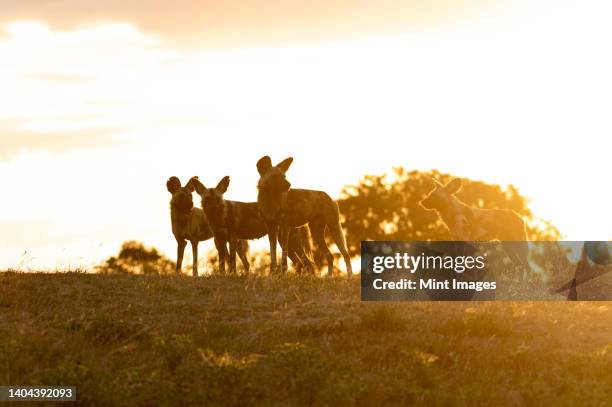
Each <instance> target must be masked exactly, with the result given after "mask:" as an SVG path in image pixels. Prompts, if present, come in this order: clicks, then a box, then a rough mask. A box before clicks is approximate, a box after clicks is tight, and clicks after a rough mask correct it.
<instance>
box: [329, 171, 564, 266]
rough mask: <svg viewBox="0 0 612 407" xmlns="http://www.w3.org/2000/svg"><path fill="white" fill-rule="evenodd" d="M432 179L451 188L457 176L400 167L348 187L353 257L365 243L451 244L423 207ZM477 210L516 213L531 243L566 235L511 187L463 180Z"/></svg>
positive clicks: (345, 215)
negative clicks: (545, 219) (542, 217)
mask: <svg viewBox="0 0 612 407" xmlns="http://www.w3.org/2000/svg"><path fill="white" fill-rule="evenodd" d="M432 178H435V179H437V180H438V181H440V182H442V183H444V184H446V183H447V182H450V181H451V180H452V179H453V178H455V177H454V176H453V175H450V174H444V173H440V172H438V171H437V170H432V171H427V172H420V171H407V170H406V169H404V168H402V167H398V168H394V169H393V172H392V175H391V176H389V175H386V174H385V175H366V176H365V177H363V178H362V179H361V180H360V181H359V183H357V185H349V186H346V187H345V188H344V189H343V191H342V196H341V199H340V200H339V202H338V204H339V206H340V212H341V214H342V221H343V224H344V228H345V230H346V235H347V243H348V246H349V251H350V252H351V254H353V255H355V254H358V253H359V250H360V242H361V241H362V240H451V236H450V235H449V232H448V229H447V228H446V226H445V225H444V223H442V221H441V220H440V219H439V218H438V216H437V214H436V213H435V212H433V211H428V210H425V209H424V208H423V207H421V206H420V205H419V201H421V200H422V199H423V198H424V197H425V196H426V195H427V194H428V193H429V192H430V191H431V190H433V188H434V183H433V181H432ZM456 196H457V197H458V198H459V199H460V200H462V201H463V202H465V203H466V204H468V205H470V206H473V207H477V208H491V209H511V210H513V211H515V212H516V213H517V214H519V215H520V216H522V217H523V218H524V219H525V220H526V222H527V224H528V230H527V236H528V238H529V239H530V240H558V239H559V238H560V237H561V235H560V233H559V231H558V230H557V228H556V227H554V226H553V225H551V224H550V223H549V222H546V221H543V220H540V219H536V218H535V217H534V215H533V213H532V212H531V210H530V209H529V206H528V203H529V202H528V200H527V198H525V197H524V196H522V195H521V194H520V193H519V191H518V189H517V188H516V187H515V186H513V185H509V186H508V187H506V188H502V187H501V186H499V185H494V184H487V183H484V182H482V181H474V180H470V179H463V188H462V189H461V191H459V192H458V193H457V195H456Z"/></svg>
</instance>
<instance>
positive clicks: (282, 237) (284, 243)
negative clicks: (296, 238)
mask: <svg viewBox="0 0 612 407" xmlns="http://www.w3.org/2000/svg"><path fill="white" fill-rule="evenodd" d="M290 232H291V228H290V227H288V226H282V227H281V228H280V233H279V241H280V246H281V250H282V256H281V265H280V272H281V273H287V271H288V270H287V268H288V264H287V250H288V248H289V233H290Z"/></svg>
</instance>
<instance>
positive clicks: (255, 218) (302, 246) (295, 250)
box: [189, 176, 314, 273]
mask: <svg viewBox="0 0 612 407" xmlns="http://www.w3.org/2000/svg"><path fill="white" fill-rule="evenodd" d="M229 183H230V178H229V177H227V176H226V177H223V179H221V181H220V182H219V184H218V185H217V186H216V187H215V188H206V187H205V186H204V184H202V182H200V180H199V179H198V177H193V178H191V179H190V180H189V185H190V186H191V187H192V188H194V189H195V190H196V191H197V193H198V194H199V195H200V197H201V198H202V208H203V209H204V213H205V214H206V217H207V219H208V220H209V223H210V226H211V228H212V230H213V234H214V236H215V245H216V246H217V249H218V251H219V268H220V270H221V272H222V273H223V272H225V262H226V259H227V255H226V248H227V246H228V244H229V269H230V272H232V273H233V272H236V243H237V242H238V241H239V239H245V240H246V239H249V240H250V239H259V238H261V237H263V236H265V235H266V233H267V232H268V229H267V227H266V223H265V222H264V220H263V218H262V217H261V213H260V211H259V207H258V206H257V202H237V201H228V200H226V199H225V198H224V197H223V194H224V193H225V192H226V191H227V188H228V187H229ZM286 247H288V250H289V256H290V258H291V261H292V262H293V264H295V265H296V268H297V269H298V271H301V270H302V268H303V266H307V267H308V268H310V269H312V270H314V267H313V266H312V262H311V261H310V256H311V248H310V239H309V236H308V228H306V227H303V228H298V229H293V230H292V231H291V238H290V240H289V242H288V246H286ZM243 264H244V262H243ZM245 269H246V272H247V273H248V272H249V267H248V266H247V265H245Z"/></svg>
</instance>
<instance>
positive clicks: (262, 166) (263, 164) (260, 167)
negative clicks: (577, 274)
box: [257, 155, 272, 175]
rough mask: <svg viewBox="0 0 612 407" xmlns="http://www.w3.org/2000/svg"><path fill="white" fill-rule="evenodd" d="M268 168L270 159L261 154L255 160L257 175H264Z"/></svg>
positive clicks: (270, 165)
mask: <svg viewBox="0 0 612 407" xmlns="http://www.w3.org/2000/svg"><path fill="white" fill-rule="evenodd" d="M270 168H272V159H271V158H270V156H267V155H266V156H263V157H261V158H260V159H259V161H257V171H258V172H259V175H264V174H265V173H266V171H268V170H269V169H270Z"/></svg>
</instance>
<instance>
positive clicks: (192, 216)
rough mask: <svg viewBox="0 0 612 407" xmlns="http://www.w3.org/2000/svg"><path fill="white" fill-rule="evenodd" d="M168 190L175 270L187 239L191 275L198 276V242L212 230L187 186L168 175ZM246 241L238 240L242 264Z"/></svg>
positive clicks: (210, 233) (208, 236)
mask: <svg viewBox="0 0 612 407" xmlns="http://www.w3.org/2000/svg"><path fill="white" fill-rule="evenodd" d="M166 188H167V189H168V192H170V193H171V194H172V199H171V200H170V220H171V222H172V234H173V235H174V238H175V239H176V243H177V252H176V272H177V273H180V272H181V268H182V265H183V256H184V254H185V247H186V246H187V241H189V242H190V243H191V248H192V250H193V276H194V277H197V276H198V243H199V242H203V241H205V240H208V239H210V238H211V237H213V231H212V229H211V227H210V225H209V223H208V220H207V219H206V215H205V214H204V211H203V210H202V209H200V208H195V207H194V205H193V196H192V192H193V189H191V188H190V187H189V186H185V187H183V186H181V181H180V180H179V179H178V178H177V177H170V178H169V179H168V181H167V182H166ZM248 248H249V246H248V242H240V244H239V250H238V252H239V255H240V259H241V260H242V262H243V264H244V263H245V262H246V263H247V264H248V260H247V252H248Z"/></svg>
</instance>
